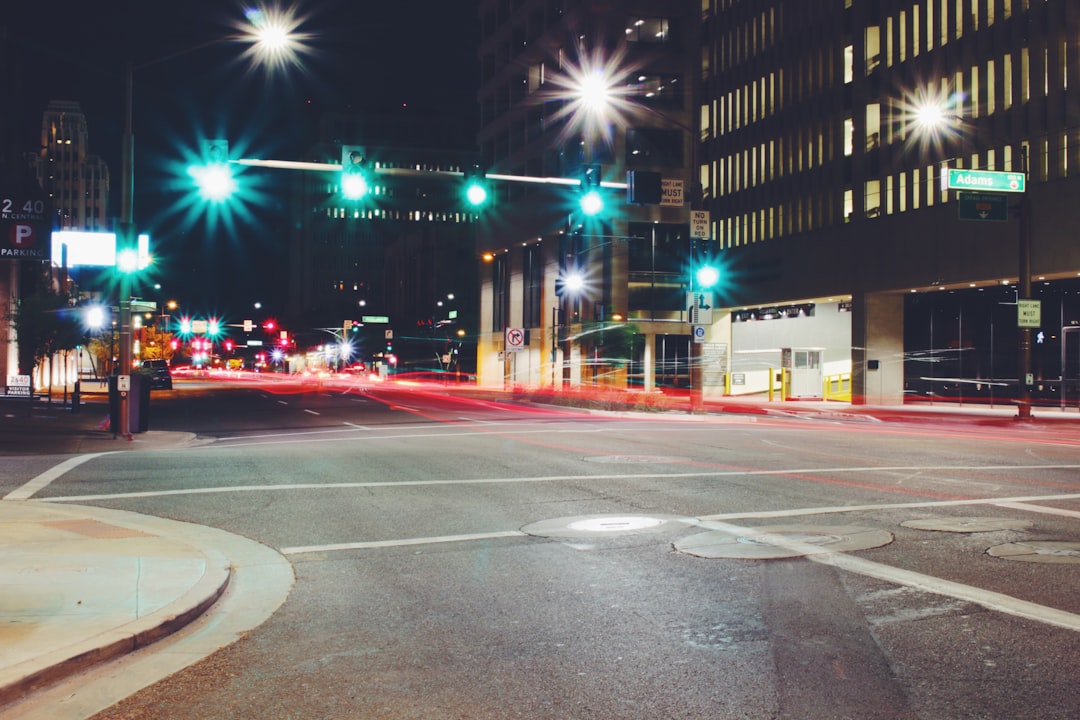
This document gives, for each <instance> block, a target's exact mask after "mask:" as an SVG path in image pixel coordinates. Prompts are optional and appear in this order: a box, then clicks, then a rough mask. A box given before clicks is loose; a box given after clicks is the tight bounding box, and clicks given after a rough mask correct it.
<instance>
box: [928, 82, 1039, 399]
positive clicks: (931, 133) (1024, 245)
mask: <svg viewBox="0 0 1080 720" xmlns="http://www.w3.org/2000/svg"><path fill="white" fill-rule="evenodd" d="M910 111H911V116H912V119H913V120H914V126H915V129H916V133H915V134H916V137H918V138H920V139H929V140H931V141H932V142H933V143H934V144H935V145H936V146H937V145H940V144H941V142H942V140H943V138H944V137H945V136H946V135H956V136H960V135H961V133H962V131H963V130H964V129H965V128H964V127H963V126H962V123H964V118H963V117H962V116H960V115H958V114H955V113H954V112H952V108H951V107H948V106H947V105H946V104H945V103H944V102H942V101H940V100H939V99H938V100H935V99H932V98H925V99H921V100H919V101H916V102H915V103H913V104H912V105H911V107H910ZM996 139H997V140H998V141H999V142H1001V143H1003V144H1005V145H1007V146H1010V147H1011V146H1013V145H1020V172H1021V173H1023V175H1024V178H1025V181H1026V179H1027V174H1028V151H1027V144H1026V143H1025V142H1017V141H1016V140H1014V139H1012V138H1003V137H997V138H996ZM943 170H945V171H946V172H947V171H948V170H947V169H945V168H943ZM1017 211H1018V214H1019V218H1018V220H1019V233H1018V238H1017V263H1016V264H1017V273H1018V277H1017V283H1016V289H1017V293H1016V300H1017V310H1018V311H1019V303H1020V301H1021V300H1029V299H1030V298H1031V199H1030V197H1029V194H1028V192H1027V183H1026V182H1025V184H1024V192H1022V193H1020V202H1019V207H1018V208H1017ZM1030 375H1031V328H1030V327H1019V326H1018V327H1017V383H1016V384H1017V396H1016V417H1017V419H1019V420H1028V419H1030V418H1031V386H1030V385H1029V383H1028V380H1029V376H1030Z"/></svg>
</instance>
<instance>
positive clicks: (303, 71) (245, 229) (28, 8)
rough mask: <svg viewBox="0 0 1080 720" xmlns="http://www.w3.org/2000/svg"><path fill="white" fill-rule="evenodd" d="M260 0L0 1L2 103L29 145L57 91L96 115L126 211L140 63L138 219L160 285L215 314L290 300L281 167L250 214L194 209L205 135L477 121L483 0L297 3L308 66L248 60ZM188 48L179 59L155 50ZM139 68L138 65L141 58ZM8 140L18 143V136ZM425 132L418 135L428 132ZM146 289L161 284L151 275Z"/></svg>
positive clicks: (304, 139)
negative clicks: (193, 188) (11, 58)
mask: <svg viewBox="0 0 1080 720" xmlns="http://www.w3.org/2000/svg"><path fill="white" fill-rule="evenodd" d="M252 7H253V6H252V5H251V4H247V5H244V4H241V3H237V2H233V1H231V0H218V1H216V2H215V1H212V0H182V1H179V2H160V1H159V0H139V1H135V0H94V1H88V0H54V1H53V2H37V1H33V0H30V1H28V0H14V2H11V3H8V5H7V7H6V8H5V11H4V13H2V14H0V27H6V29H7V32H8V37H9V42H10V43H11V44H12V45H13V46H14V48H15V51H16V52H17V54H18V57H19V59H20V62H21V64H22V67H21V72H16V73H15V77H13V78H8V82H7V83H6V84H7V86H8V88H7V90H6V93H5V100H7V101H9V102H8V105H7V107H6V108H5V109H4V110H3V112H5V113H6V114H9V119H8V123H9V127H10V128H11V129H12V130H13V131H14V132H15V134H17V135H18V138H17V142H18V146H19V147H20V148H21V149H22V150H24V151H26V152H32V151H34V150H36V149H37V147H38V145H39V138H40V124H41V114H42V111H43V110H44V109H45V107H46V105H47V104H48V102H49V100H74V101H77V102H79V103H80V104H81V105H82V108H83V111H84V113H85V114H86V116H87V122H88V126H89V136H90V152H91V153H93V154H96V155H100V156H101V157H103V158H104V159H105V161H106V162H107V164H108V165H109V170H110V173H111V180H112V198H111V201H110V202H111V205H112V207H111V209H110V210H111V214H112V215H114V216H116V215H119V195H120V175H121V172H120V138H121V135H122V130H123V113H122V109H123V97H124V94H123V93H124V82H123V77H124V67H125V65H126V63H127V62H128V61H130V62H132V63H133V64H134V66H135V67H136V68H137V69H136V71H135V75H134V105H135V112H134V121H133V127H134V135H135V148H136V149H135V158H136V167H135V178H136V183H135V220H136V225H137V227H138V229H139V230H140V231H141V232H150V234H151V236H152V238H153V242H154V244H155V249H156V250H157V252H158V253H159V254H160V258H161V262H160V264H159V266H158V267H157V269H156V272H157V275H156V276H155V278H154V279H156V280H157V281H159V282H160V283H161V284H162V286H163V291H162V292H163V293H164V294H165V295H167V296H168V297H170V298H178V299H180V300H181V302H183V303H185V304H190V305H192V306H194V305H203V306H204V307H203V310H204V311H205V312H222V313H229V312H237V313H239V312H242V310H243V308H244V307H245V306H246V307H250V303H251V302H252V301H254V300H258V301H260V302H262V303H263V304H264V305H266V306H267V307H268V308H273V307H274V304H275V302H280V301H283V298H282V295H283V293H282V292H281V290H280V288H282V287H283V286H284V283H285V279H284V278H285V273H284V263H285V261H286V258H287V255H286V253H285V249H284V246H283V242H282V239H283V234H284V233H283V227H282V225H283V223H285V222H286V218H287V215H286V210H287V208H288V204H289V197H288V193H287V188H288V184H289V182H290V178H289V177H287V171H262V172H263V174H262V176H260V177H258V178H257V179H256V181H257V183H258V185H259V186H260V193H259V195H258V197H257V198H256V199H254V200H253V201H251V202H249V203H248V204H247V205H245V206H244V211H243V212H240V213H235V212H229V213H224V214H218V215H214V214H210V215H204V214H202V213H200V212H196V211H195V210H193V208H192V206H191V203H190V196H189V195H188V194H187V193H186V192H185V189H184V183H185V182H186V179H185V177H184V173H183V168H184V167H186V164H187V160H188V159H190V158H191V157H192V156H193V153H195V152H196V151H197V149H198V147H199V141H200V139H203V138H215V137H217V138H227V139H228V140H229V143H230V155H231V156H232V157H233V158H236V157H241V156H242V157H257V158H266V159H303V158H302V153H303V150H304V149H305V148H307V147H309V146H310V145H311V144H313V142H314V141H315V140H316V134H315V133H316V128H317V123H318V119H319V117H320V116H321V115H322V114H323V113H325V112H327V111H336V110H353V111H357V112H361V113H374V114H380V115H385V114H390V115H395V114H397V115H400V114H411V113H417V114H421V115H424V116H436V117H443V118H446V117H449V116H453V117H455V118H458V117H461V116H463V115H464V116H465V117H467V118H472V117H474V116H475V114H476V81H477V70H476V60H475V58H476V37H477V34H478V33H477V24H478V22H477V19H476V7H475V3H473V2H469V1H468V0H466V1H465V2H462V1H460V0H455V1H453V2H431V1H428V2H423V3H406V2H385V3H377V2H368V1H367V0H308V1H307V2H302V3H296V4H293V5H291V6H272V5H269V4H264V5H262V6H254V7H263V8H264V9H273V8H275V7H278V8H280V7H285V8H288V7H291V8H292V9H293V13H294V15H295V17H297V18H299V19H301V22H300V24H299V26H298V27H297V32H299V33H303V34H305V35H307V38H306V39H305V41H304V42H305V45H306V46H307V48H308V52H307V53H305V54H304V56H303V58H302V64H301V65H300V66H299V67H296V66H292V67H286V68H284V69H281V68H279V69H277V70H276V71H274V72H268V71H267V70H266V69H264V68H255V69H251V68H250V67H249V66H248V64H247V63H246V61H245V60H244V58H243V51H244V46H243V45H241V44H236V43H220V44H211V45H209V46H208V47H204V48H201V49H198V50H194V51H192V52H184V51H186V50H189V49H191V48H194V47H197V46H200V45H203V44H207V43H214V41H215V40H217V39H219V38H222V37H225V36H229V35H234V34H235V33H236V32H237V31H236V29H235V27H234V25H235V24H237V23H242V22H243V19H244V12H245V10H246V9H250V8H252ZM174 53H181V54H180V55H178V56H177V57H174V58H171V59H168V60H164V61H162V62H156V61H158V60H160V59H162V58H166V57H168V56H171V55H173V54H174ZM140 66H142V67H140ZM9 142H10V140H9ZM427 144H428V142H426V139H425V138H418V139H417V140H416V142H415V145H416V146H419V147H424V146H425V145H427ZM142 294H143V295H144V296H149V295H152V293H151V292H150V291H148V290H147V289H146V288H145V287H144V288H143V289H142Z"/></svg>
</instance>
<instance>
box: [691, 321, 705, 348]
mask: <svg viewBox="0 0 1080 720" xmlns="http://www.w3.org/2000/svg"><path fill="white" fill-rule="evenodd" d="M694 342H696V343H698V344H702V343H704V342H705V326H704V325H695V326H694Z"/></svg>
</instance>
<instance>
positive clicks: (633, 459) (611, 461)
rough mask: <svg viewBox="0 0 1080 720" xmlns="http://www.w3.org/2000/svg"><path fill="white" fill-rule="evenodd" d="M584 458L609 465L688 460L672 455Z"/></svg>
mask: <svg viewBox="0 0 1080 720" xmlns="http://www.w3.org/2000/svg"><path fill="white" fill-rule="evenodd" d="M582 460H584V461H585V462H591V463H604V464H608V465H650V464H652V465H657V464H663V463H668V464H670V463H680V462H686V458H680V457H672V456H670V455H590V456H588V457H585V458H582Z"/></svg>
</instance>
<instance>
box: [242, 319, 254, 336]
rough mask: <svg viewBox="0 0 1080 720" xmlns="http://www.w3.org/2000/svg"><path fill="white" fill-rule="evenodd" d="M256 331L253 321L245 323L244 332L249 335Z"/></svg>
mask: <svg viewBox="0 0 1080 720" xmlns="http://www.w3.org/2000/svg"><path fill="white" fill-rule="evenodd" d="M254 329H255V323H254V321H252V320H245V321H244V332H246V333H249V332H251V331H252V330H254Z"/></svg>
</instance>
